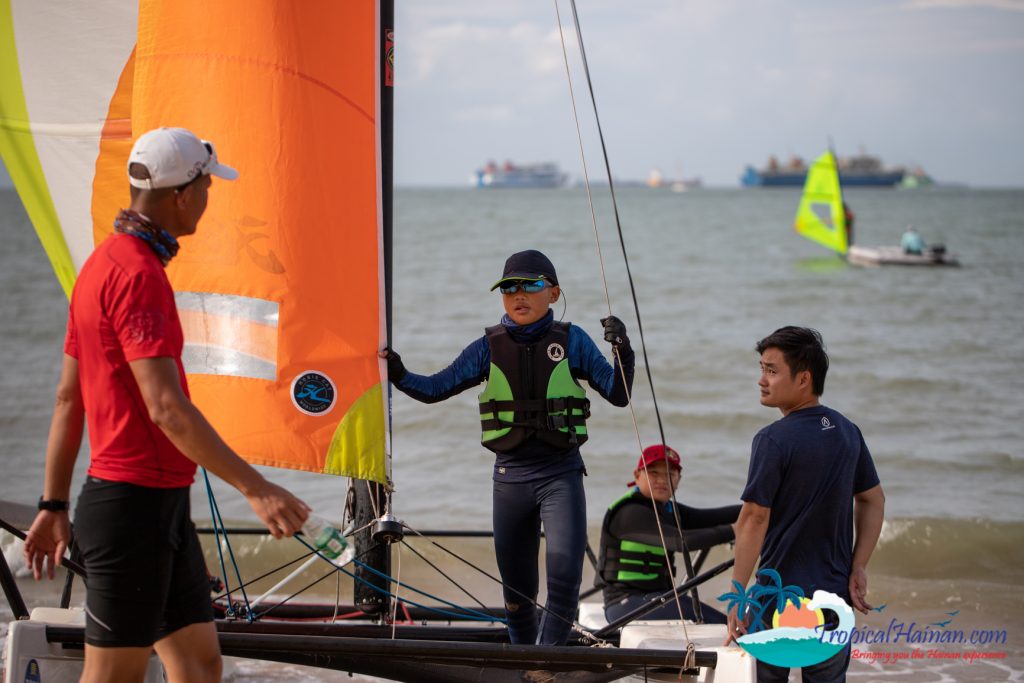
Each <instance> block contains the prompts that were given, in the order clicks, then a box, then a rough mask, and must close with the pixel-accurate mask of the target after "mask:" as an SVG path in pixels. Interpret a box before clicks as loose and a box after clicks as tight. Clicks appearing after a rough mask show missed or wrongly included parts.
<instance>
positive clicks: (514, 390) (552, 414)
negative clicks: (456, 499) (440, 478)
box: [479, 322, 590, 452]
mask: <svg viewBox="0 0 1024 683" xmlns="http://www.w3.org/2000/svg"><path fill="white" fill-rule="evenodd" d="M486 332H487V343H488V345H489V346H490V350H491V368H490V372H489V374H488V377H487V386H486V387H484V390H483V392H482V393H481V394H480V397H479V399H480V426H481V429H482V431H483V434H482V436H481V439H480V440H481V443H483V445H484V446H485V447H487V448H489V449H491V450H492V451H495V452H504V451H509V450H511V449H513V448H515V447H517V446H519V445H521V444H522V443H523V442H524V441H526V440H527V439H528V438H530V437H533V436H535V437H536V438H538V439H540V440H541V441H543V442H544V443H546V444H549V445H552V446H555V447H558V448H565V449H568V448H571V447H573V446H578V445H579V444H582V443H583V442H584V441H586V440H587V424H586V420H587V418H588V417H590V401H588V400H587V395H586V392H585V391H584V390H583V387H581V386H580V384H579V382H577V381H576V378H575V377H573V376H572V372H570V370H569V358H568V357H567V349H568V348H569V323H562V322H554V323H552V324H551V328H550V329H549V330H548V333H547V334H546V335H544V337H543V338H541V339H539V340H537V341H536V342H534V343H532V344H518V343H516V342H515V341H514V340H513V339H512V337H511V336H510V335H509V333H508V330H507V329H505V326H504V325H495V326H494V327H488V328H487V330H486Z"/></svg>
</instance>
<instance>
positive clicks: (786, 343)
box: [754, 325, 828, 396]
mask: <svg viewBox="0 0 1024 683" xmlns="http://www.w3.org/2000/svg"><path fill="white" fill-rule="evenodd" d="M754 348H755V349H756V350H757V352H758V353H764V352H765V351H766V350H767V349H778V350H779V351H781V352H782V357H783V358H785V359H786V365H788V366H789V370H790V373H791V374H792V375H794V376H795V375H796V373H798V372H803V371H804V370H807V371H809V372H810V373H811V391H813V392H814V395H815V396H821V395H822V394H824V393H825V375H826V374H828V353H826V352H825V342H823V341H822V340H821V334H820V333H819V332H818V331H817V330H812V329H811V328H809V327H794V326H792V325H789V326H786V327H780V328H779V329H777V330H775V331H774V332H772V333H771V334H769V335H768V336H767V337H765V338H764V339H762V340H761V341H759V342H757V346H755V347H754Z"/></svg>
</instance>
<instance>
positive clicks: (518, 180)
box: [472, 161, 568, 188]
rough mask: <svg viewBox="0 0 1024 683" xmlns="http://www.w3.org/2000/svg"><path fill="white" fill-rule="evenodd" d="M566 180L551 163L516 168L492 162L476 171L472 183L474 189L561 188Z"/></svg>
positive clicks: (565, 175) (507, 163) (566, 177)
mask: <svg viewBox="0 0 1024 683" xmlns="http://www.w3.org/2000/svg"><path fill="white" fill-rule="evenodd" d="M567 179H568V175H567V174H565V173H562V171H561V170H559V168H558V164H555V163H552V162H546V163H539V164H524V165H522V166H518V165H516V164H513V163H512V162H511V161H506V162H505V163H504V164H502V165H500V166H499V165H498V164H496V163H494V162H493V161H490V162H488V163H487V165H486V166H484V167H483V168H481V169H478V170H477V172H476V174H475V175H474V176H473V179H472V183H473V185H475V186H476V187H492V188H538V187H561V186H562V185H564V184H565V181H566V180H567Z"/></svg>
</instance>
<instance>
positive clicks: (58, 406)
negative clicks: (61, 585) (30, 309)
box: [25, 354, 85, 579]
mask: <svg viewBox="0 0 1024 683" xmlns="http://www.w3.org/2000/svg"><path fill="white" fill-rule="evenodd" d="M84 426H85V407H84V404H83V402H82V385H81V382H80V381H79V378H78V361H77V360H76V359H74V358H72V357H71V356H69V355H67V354H64V361H63V364H62V365H61V373H60V381H59V382H58V383H57V393H56V396H55V398H54V403H53V417H52V418H51V420H50V434H49V436H48V437H47V440H46V473H45V475H44V476H45V478H44V480H43V498H45V499H47V500H69V499H70V493H71V477H72V475H73V474H74V470H75V461H76V460H77V459H78V450H79V448H80V447H81V445H82V433H83V431H84ZM70 538H71V525H70V523H69V521H68V512H67V511H66V510H63V511H50V510H40V511H39V514H37V515H36V519H35V521H33V522H32V527H31V528H30V529H29V530H28V534H27V536H26V539H25V563H26V564H27V565H28V566H29V567H31V568H32V574H33V575H34V576H35V578H36V579H39V578H40V577H41V576H42V573H43V569H44V567H45V569H46V574H47V576H49V577H50V578H51V579H52V578H53V572H54V568H56V567H58V566H60V560H61V557H63V556H64V550H65V549H66V548H67V544H68V542H69V540H70Z"/></svg>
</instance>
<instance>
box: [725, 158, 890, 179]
mask: <svg viewBox="0 0 1024 683" xmlns="http://www.w3.org/2000/svg"><path fill="white" fill-rule="evenodd" d="M838 167H839V182H840V183H842V185H843V187H895V186H896V185H898V184H899V183H901V182H902V181H903V178H904V176H906V175H907V170H906V169H905V168H903V167H902V166H896V167H887V166H884V165H883V164H882V161H881V159H879V158H878V157H875V156H871V155H868V154H864V153H861V154H857V155H856V156H851V157H844V158H841V159H839V162H838ZM806 179H807V164H806V163H804V160H803V159H801V158H800V157H797V156H794V157H791V158H790V160H789V161H788V162H786V163H785V164H780V163H779V161H778V159H776V158H775V157H774V156H773V157H769V158H768V164H767V165H766V166H764V167H763V168H759V169H758V168H754V167H753V166H747V170H746V172H745V173H744V174H743V175H742V176H741V177H740V183H741V184H742V185H743V186H744V187H800V186H802V185H803V184H804V181H805V180H806Z"/></svg>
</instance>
